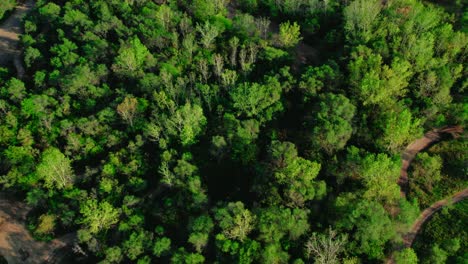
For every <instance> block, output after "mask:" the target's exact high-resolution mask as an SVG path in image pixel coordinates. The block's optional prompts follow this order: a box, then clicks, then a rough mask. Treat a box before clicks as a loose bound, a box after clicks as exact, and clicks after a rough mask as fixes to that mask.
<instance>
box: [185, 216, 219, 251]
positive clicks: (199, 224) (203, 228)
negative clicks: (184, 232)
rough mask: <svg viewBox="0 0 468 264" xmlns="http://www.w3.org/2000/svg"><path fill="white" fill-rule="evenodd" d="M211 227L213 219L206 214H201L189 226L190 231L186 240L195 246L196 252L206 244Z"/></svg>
mask: <svg viewBox="0 0 468 264" xmlns="http://www.w3.org/2000/svg"><path fill="white" fill-rule="evenodd" d="M213 227H214V224H213V220H211V218H210V217H209V216H208V215H202V216H200V217H198V218H196V219H195V220H194V222H193V224H192V226H191V230H192V233H191V234H190V236H189V240H188V241H189V243H191V244H192V245H193V246H194V247H195V250H196V251H197V252H201V251H202V249H203V248H204V247H205V246H206V245H207V243H208V238H209V235H210V233H211V231H212V230H213Z"/></svg>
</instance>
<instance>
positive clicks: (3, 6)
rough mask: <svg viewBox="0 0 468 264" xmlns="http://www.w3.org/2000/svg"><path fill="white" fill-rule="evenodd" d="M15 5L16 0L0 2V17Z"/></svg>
mask: <svg viewBox="0 0 468 264" xmlns="http://www.w3.org/2000/svg"><path fill="white" fill-rule="evenodd" d="M15 6H16V0H5V1H2V2H1V3H0V19H2V18H3V16H4V15H5V13H6V12H8V11H10V10H12V9H13V8H15Z"/></svg>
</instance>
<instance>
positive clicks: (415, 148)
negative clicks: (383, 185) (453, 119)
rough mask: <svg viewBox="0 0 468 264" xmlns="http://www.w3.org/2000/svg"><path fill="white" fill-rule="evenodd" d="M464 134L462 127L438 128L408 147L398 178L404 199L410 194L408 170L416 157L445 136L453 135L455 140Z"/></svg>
mask: <svg viewBox="0 0 468 264" xmlns="http://www.w3.org/2000/svg"><path fill="white" fill-rule="evenodd" d="M462 132H463V128H462V127H461V126H449V127H444V128H436V129H433V130H431V131H429V132H427V133H426V134H424V136H423V137H422V138H419V139H416V140H415V141H413V142H412V143H411V144H409V145H408V146H407V147H406V149H405V151H404V152H403V155H402V164H401V170H400V178H398V185H400V192H401V196H402V197H406V195H407V193H408V181H409V179H408V169H409V166H410V165H411V162H412V161H413V159H414V158H415V157H416V155H417V154H418V153H419V152H421V151H422V150H424V149H426V148H428V147H429V146H431V145H433V144H434V143H437V142H438V141H439V140H440V139H441V137H442V135H443V134H451V135H452V136H453V137H454V138H457V137H458V135H459V134H460V133H462Z"/></svg>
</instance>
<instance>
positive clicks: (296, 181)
mask: <svg viewBox="0 0 468 264" xmlns="http://www.w3.org/2000/svg"><path fill="white" fill-rule="evenodd" d="M270 155H271V159H272V161H271V162H272V164H273V175H274V179H275V184H274V185H275V186H273V188H275V187H276V185H277V184H278V185H279V186H280V188H281V189H282V192H283V197H284V199H285V201H286V204H287V205H288V206H292V207H297V206H299V207H302V206H304V203H305V202H307V201H310V200H313V199H317V198H320V197H322V196H323V195H324V194H325V183H324V182H322V181H314V179H315V178H316V177H317V175H318V173H319V171H320V167H321V166H320V164H318V163H316V162H312V161H309V160H306V159H303V158H301V157H298V154H297V149H296V146H294V144H293V143H290V142H279V141H273V142H272V144H271V147H270ZM265 195H266V196H270V195H271V194H269V193H266V194H265ZM273 198H275V197H273ZM268 199H269V198H267V200H268ZM270 200H271V199H270ZM270 202H271V203H273V204H274V203H277V202H279V201H270Z"/></svg>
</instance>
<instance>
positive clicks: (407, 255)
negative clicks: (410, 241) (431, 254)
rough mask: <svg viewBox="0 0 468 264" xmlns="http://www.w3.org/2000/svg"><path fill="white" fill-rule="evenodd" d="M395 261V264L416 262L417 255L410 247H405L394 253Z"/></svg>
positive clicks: (415, 263)
mask: <svg viewBox="0 0 468 264" xmlns="http://www.w3.org/2000/svg"><path fill="white" fill-rule="evenodd" d="M395 263H397V264H417V263H418V256H416V253H414V251H413V249H412V248H405V249H403V250H402V251H400V252H398V253H396V254H395Z"/></svg>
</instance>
